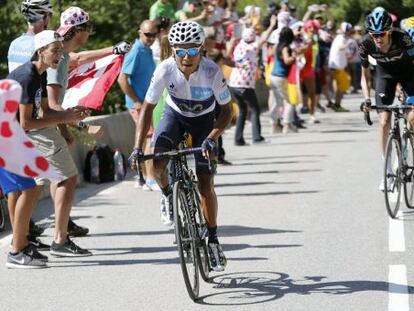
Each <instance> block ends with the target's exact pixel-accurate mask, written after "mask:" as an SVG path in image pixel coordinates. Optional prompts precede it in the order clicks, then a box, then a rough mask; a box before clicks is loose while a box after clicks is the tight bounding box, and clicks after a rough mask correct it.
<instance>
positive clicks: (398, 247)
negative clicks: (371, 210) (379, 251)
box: [388, 212, 405, 252]
mask: <svg viewBox="0 0 414 311" xmlns="http://www.w3.org/2000/svg"><path fill="white" fill-rule="evenodd" d="M389 219H390V220H389V221H390V225H389V232H388V245H389V250H390V252H405V237H404V218H403V215H402V213H401V212H398V214H397V219H392V218H391V217H390V218H389Z"/></svg>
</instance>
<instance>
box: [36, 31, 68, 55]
mask: <svg viewBox="0 0 414 311" xmlns="http://www.w3.org/2000/svg"><path fill="white" fill-rule="evenodd" d="M61 41H63V38H62V37H61V36H60V35H59V34H58V33H57V32H56V31H53V30H43V31H42V32H39V33H38V34H36V35H35V37H34V46H35V51H37V50H39V49H41V48H43V47H45V46H47V45H49V44H51V43H53V42H61Z"/></svg>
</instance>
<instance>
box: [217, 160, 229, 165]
mask: <svg viewBox="0 0 414 311" xmlns="http://www.w3.org/2000/svg"><path fill="white" fill-rule="evenodd" d="M217 163H218V164H221V165H233V164H232V163H231V162H230V161H227V160H226V159H218V160H217Z"/></svg>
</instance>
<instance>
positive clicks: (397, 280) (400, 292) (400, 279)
mask: <svg viewBox="0 0 414 311" xmlns="http://www.w3.org/2000/svg"><path fill="white" fill-rule="evenodd" d="M388 297H389V298H388V311H408V310H409V304H408V287H407V268H406V266H405V265H390V266H389V274H388Z"/></svg>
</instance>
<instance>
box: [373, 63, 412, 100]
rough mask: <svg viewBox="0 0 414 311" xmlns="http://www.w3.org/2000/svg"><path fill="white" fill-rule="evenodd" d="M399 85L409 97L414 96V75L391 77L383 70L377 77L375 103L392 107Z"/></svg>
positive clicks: (377, 73)
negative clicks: (398, 84)
mask: <svg viewBox="0 0 414 311" xmlns="http://www.w3.org/2000/svg"><path fill="white" fill-rule="evenodd" d="M397 83H400V84H401V86H402V87H403V89H404V91H405V92H406V93H407V95H408V96H414V75H412V74H411V75H408V76H399V77H397V76H391V75H389V74H384V73H383V72H381V70H378V68H377V71H376V75H375V103H376V104H377V105H385V106H389V105H392V103H393V102H394V98H395V90H396V87H397Z"/></svg>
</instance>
